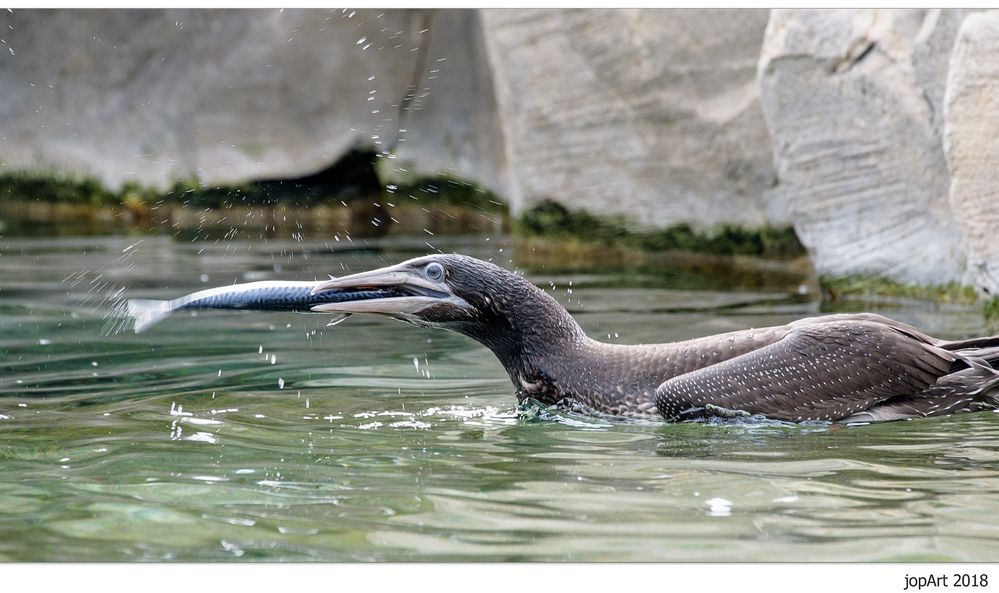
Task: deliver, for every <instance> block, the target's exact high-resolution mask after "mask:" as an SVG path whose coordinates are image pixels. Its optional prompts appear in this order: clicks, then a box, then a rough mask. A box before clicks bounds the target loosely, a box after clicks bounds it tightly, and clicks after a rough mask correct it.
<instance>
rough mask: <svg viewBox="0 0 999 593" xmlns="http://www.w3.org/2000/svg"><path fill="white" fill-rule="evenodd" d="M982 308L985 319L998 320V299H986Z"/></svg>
mask: <svg viewBox="0 0 999 593" xmlns="http://www.w3.org/2000/svg"><path fill="white" fill-rule="evenodd" d="M982 308H983V309H984V311H985V318H986V319H989V320H999V297H992V298H990V299H986V300H985V304H984V305H983V307H982Z"/></svg>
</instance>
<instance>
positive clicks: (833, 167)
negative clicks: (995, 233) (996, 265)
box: [759, 10, 965, 284]
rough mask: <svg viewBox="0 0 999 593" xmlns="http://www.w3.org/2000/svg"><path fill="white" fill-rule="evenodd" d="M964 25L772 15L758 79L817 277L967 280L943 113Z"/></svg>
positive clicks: (889, 17)
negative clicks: (952, 50)
mask: <svg viewBox="0 0 999 593" xmlns="http://www.w3.org/2000/svg"><path fill="white" fill-rule="evenodd" d="M959 22H960V21H959V19H958V18H957V15H955V14H941V13H940V11H920V10H905V11H899V10H887V11H883V10H849V11H847V10H828V11H819V10H807V11H783V10H779V11H774V12H773V14H772V15H771V19H770V24H769V26H768V28H767V33H766V41H765V43H764V45H763V50H762V54H761V57H760V67H759V80H760V88H761V93H762V97H763V99H762V102H763V112H764V114H765V116H766V119H767V123H768V126H769V129H770V133H771V135H772V139H773V150H774V161H775V163H776V165H777V174H778V178H779V186H778V191H777V192H776V199H778V200H779V201H781V202H783V203H784V204H785V205H786V206H785V207H786V208H787V210H788V212H789V213H790V216H791V218H792V219H793V220H794V225H795V229H796V230H797V232H798V235H799V237H800V238H801V240H802V242H803V243H804V244H805V246H806V247H808V249H809V251H810V253H811V254H812V256H813V260H814V263H815V266H816V268H817V269H818V270H819V272H820V273H824V274H829V275H833V276H846V275H853V274H871V275H876V276H881V277H886V278H890V279H894V280H899V281H904V282H918V283H930V284H939V283H945V282H949V281H956V280H960V279H961V278H962V275H963V272H964V261H965V260H964V254H963V248H962V242H961V237H960V236H959V234H958V230H957V226H956V224H955V222H954V218H953V215H952V214H951V211H950V206H949V203H948V200H947V193H948V187H949V184H950V179H949V175H948V170H947V162H946V159H945V157H944V151H943V142H942V134H941V122H942V117H941V109H940V106H941V104H942V95H943V92H942V89H943V88H944V82H945V81H946V76H947V72H946V71H947V63H946V60H945V59H943V58H942V57H941V56H945V55H946V54H947V53H948V49H947V48H949V47H950V43H951V40H953V38H954V34H955V32H956V28H957V25H958V23H959Z"/></svg>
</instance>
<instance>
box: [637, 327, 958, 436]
mask: <svg viewBox="0 0 999 593" xmlns="http://www.w3.org/2000/svg"><path fill="white" fill-rule="evenodd" d="M788 329H789V331H788V332H787V334H786V335H785V336H784V337H783V338H781V339H779V340H777V341H775V342H773V343H771V344H768V345H766V346H763V347H761V348H758V349H755V350H753V351H751V352H748V353H745V354H741V355H739V356H735V357H732V358H729V359H728V360H725V361H723V362H719V363H717V364H713V365H710V366H706V367H704V368H700V369H698V370H695V371H692V372H689V373H685V374H682V375H678V376H676V377H673V378H671V379H669V380H667V381H665V382H664V383H662V384H661V385H660V386H659V388H658V389H657V390H656V405H657V407H658V408H659V411H660V412H661V413H662V414H663V415H664V416H665V417H666V418H667V419H670V420H675V419H680V418H684V417H688V416H691V415H697V414H698V413H699V411H700V410H703V409H704V407H705V406H715V407H717V408H724V409H728V410H737V411H745V412H749V413H752V414H764V415H766V416H768V417H771V418H778V419H783V420H792V421H800V420H836V419H839V418H843V417H846V416H849V415H850V414H852V413H854V412H856V411H858V410H864V409H867V408H869V407H870V406H872V405H874V404H876V403H878V402H880V401H884V400H886V399H888V398H890V397H893V396H898V395H915V394H919V393H921V392H923V391H925V390H926V389H927V388H928V387H929V386H930V385H933V384H934V383H936V381H937V379H938V378H940V377H942V376H944V375H946V374H948V373H950V372H951V370H952V368H953V365H954V363H955V361H957V360H959V358H960V357H959V355H956V354H954V353H952V352H948V351H946V350H944V349H942V348H939V347H937V346H935V345H934V344H933V343H930V342H928V341H927V340H925V339H922V338H923V337H922V336H920V335H913V334H911V333H909V332H906V331H904V330H900V329H899V328H896V327H892V326H890V325H886V324H883V323H880V322H878V321H876V320H870V321H868V320H847V319H827V320H822V319H821V318H820V319H819V320H807V321H804V322H799V323H794V324H792V325H791V326H789V328H788Z"/></svg>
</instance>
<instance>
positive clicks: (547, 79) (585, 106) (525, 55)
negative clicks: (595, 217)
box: [482, 9, 785, 227]
mask: <svg viewBox="0 0 999 593" xmlns="http://www.w3.org/2000/svg"><path fill="white" fill-rule="evenodd" d="M482 19H483V23H484V25H485V26H484V31H485V36H486V44H487V47H488V49H489V60H490V64H491V65H492V70H493V73H494V80H495V85H496V92H497V101H498V104H499V110H500V121H501V122H502V125H503V130H504V135H505V140H506V150H507V155H508V159H509V167H510V171H511V177H512V179H511V183H510V189H511V193H510V201H511V203H512V205H513V206H514V209H515V210H522V209H524V208H526V207H528V206H530V205H532V204H535V203H537V202H539V201H541V200H544V199H553V200H555V201H557V202H560V203H562V204H564V205H566V206H567V207H569V208H583V209H587V210H589V211H591V212H593V213H595V214H600V215H613V214H622V215H625V216H627V217H628V218H630V219H631V220H632V221H633V222H636V223H639V224H641V225H651V226H657V227H663V226H669V225H673V224H676V223H681V222H687V223H692V224H694V225H696V226H698V227H705V226H707V227H710V226H714V225H716V224H719V223H736V224H741V225H745V226H750V227H758V226H760V225H762V224H765V223H767V222H776V223H781V222H785V221H784V220H782V219H780V218H779V213H778V219H776V220H775V219H774V218H773V217H771V216H770V215H769V214H768V209H767V200H766V194H767V191H768V190H769V189H770V188H771V187H772V185H773V183H774V172H773V167H772V160H771V152H770V147H769V141H768V137H767V132H766V128H765V125H764V122H763V118H762V115H761V112H760V105H759V100H758V90H757V86H756V78H755V76H756V57H757V55H758V53H759V48H760V44H761V43H762V39H763V31H764V28H765V26H766V22H767V12H766V11H764V10H696V11H695V10H618V9H611V10H502V9H497V10H490V9H487V10H484V11H483V13H482Z"/></svg>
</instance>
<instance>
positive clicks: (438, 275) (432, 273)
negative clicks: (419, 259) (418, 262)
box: [423, 262, 444, 282]
mask: <svg viewBox="0 0 999 593" xmlns="http://www.w3.org/2000/svg"><path fill="white" fill-rule="evenodd" d="M423 272H424V273H425V274H426V275H427V278H430V279H431V280H434V281H436V282H440V281H441V280H443V279H444V266H442V265H440V264H439V263H437V262H432V263H429V264H427V267H426V268H423Z"/></svg>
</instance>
